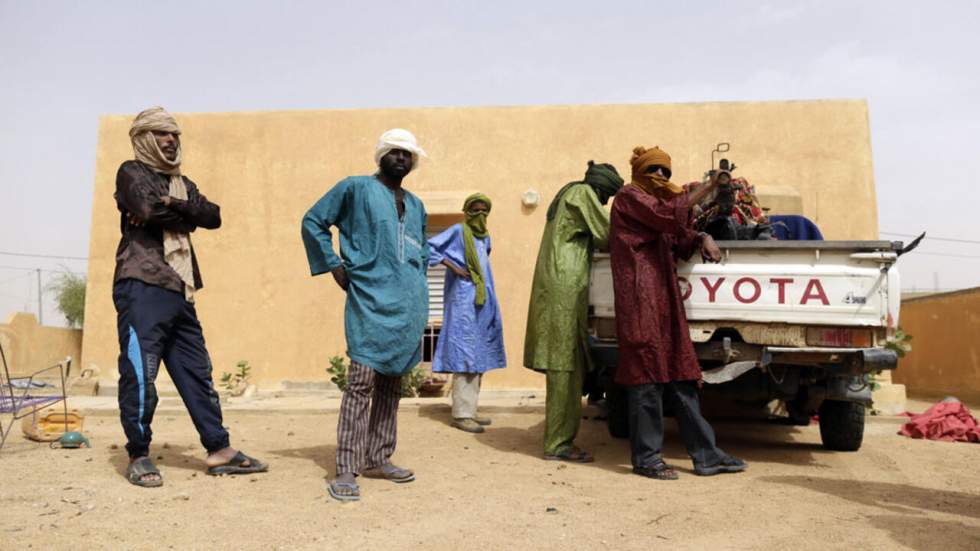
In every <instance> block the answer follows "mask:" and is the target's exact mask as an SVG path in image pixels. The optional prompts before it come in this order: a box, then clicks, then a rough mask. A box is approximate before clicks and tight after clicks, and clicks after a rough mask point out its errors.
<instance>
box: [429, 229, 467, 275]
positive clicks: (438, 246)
mask: <svg viewBox="0 0 980 551" xmlns="http://www.w3.org/2000/svg"><path fill="white" fill-rule="evenodd" d="M458 226H459V225H458V224H454V225H452V226H449V228H447V229H446V230H445V231H443V232H442V233H440V234H439V235H436V236H433V237H431V238H430V239H429V241H428V246H429V266H435V265H436V264H439V263H440V262H442V261H443V259H445V258H446V256H447V255H448V254H449V250H450V248H452V246H453V244H454V242H455V241H456V235H457V233H460V234H461V233H462V232H461V231H459V227H458ZM449 261H450V262H452V263H453V264H455V263H456V262H455V261H454V260H453V259H452V258H450V259H449Z"/></svg>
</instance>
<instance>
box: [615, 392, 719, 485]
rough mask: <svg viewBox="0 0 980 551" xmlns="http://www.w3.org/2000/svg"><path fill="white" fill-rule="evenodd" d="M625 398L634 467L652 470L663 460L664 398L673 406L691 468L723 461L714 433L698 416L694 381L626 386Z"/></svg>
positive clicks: (698, 404) (699, 414)
mask: <svg viewBox="0 0 980 551" xmlns="http://www.w3.org/2000/svg"><path fill="white" fill-rule="evenodd" d="M626 397H627V407H628V412H629V421H630V451H631V454H632V458H631V459H632V462H633V466H634V467H653V466H655V465H657V464H658V463H660V462H661V461H663V456H662V455H661V453H662V451H663V445H664V406H663V404H664V399H667V400H670V403H671V405H673V406H674V416H675V418H676V419H677V426H678V427H679V428H680V432H681V438H683V439H684V445H685V446H686V447H687V453H688V455H690V456H691V460H692V461H694V464H695V465H697V466H712V465H717V464H718V463H721V462H722V460H724V459H725V457H726V455H725V452H723V451H722V450H721V449H719V448H718V445H717V444H716V443H715V431H714V430H712V428H711V425H709V424H708V421H706V420H705V418H704V417H702V416H701V400H700V398H699V397H698V386H697V383H695V382H694V381H675V382H670V383H664V384H657V383H651V384H646V385H631V386H627V387H626Z"/></svg>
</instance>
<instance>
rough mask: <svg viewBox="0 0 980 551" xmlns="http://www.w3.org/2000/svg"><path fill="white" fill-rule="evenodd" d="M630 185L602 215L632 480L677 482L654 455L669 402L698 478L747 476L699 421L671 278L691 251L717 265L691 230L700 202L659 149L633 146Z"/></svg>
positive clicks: (694, 366)
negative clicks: (673, 177) (675, 177)
mask: <svg viewBox="0 0 980 551" xmlns="http://www.w3.org/2000/svg"><path fill="white" fill-rule="evenodd" d="M630 164H631V165H632V166H633V178H632V182H630V184H629V185H627V186H625V187H624V188H623V189H622V191H620V192H619V193H618V194H617V195H616V201H615V202H614V203H613V207H612V214H611V215H610V219H611V222H610V236H609V254H610V261H611V265H612V275H613V291H614V293H615V301H616V302H615V307H616V333H617V336H618V340H619V363H618V365H617V367H616V374H615V381H616V383H618V384H620V385H624V386H625V387H626V395H627V408H628V416H629V427H630V450H631V455H632V457H631V460H632V464H633V472H634V473H636V474H639V475H642V476H646V477H650V478H655V479H659V480H675V479H676V478H677V472H676V471H675V470H674V469H672V468H671V467H670V466H669V465H667V464H666V463H665V462H664V460H663V456H662V455H661V450H662V448H663V439H664V419H663V397H664V393H670V394H672V395H673V396H674V397H675V398H676V402H677V407H676V410H677V413H676V417H677V424H678V425H679V426H680V430H681V436H683V438H684V443H685V444H686V446H687V452H688V454H689V455H690V456H691V459H692V460H693V461H694V472H695V473H696V474H699V475H702V476H708V475H714V474H719V473H731V472H738V471H742V470H745V463H744V462H742V461H741V460H739V459H736V458H734V457H732V456H730V455H728V454H726V453H725V452H723V451H722V450H721V449H720V448H719V447H718V446H717V444H716V443H715V433H714V431H713V430H712V428H711V425H709V424H708V422H707V421H705V419H704V417H702V416H701V406H700V403H699V398H698V384H699V381H700V380H701V367H700V365H698V358H697V355H696V354H695V352H694V345H693V344H692V342H691V337H690V333H689V332H688V326H687V319H686V317H685V314H684V305H683V301H682V299H681V291H680V287H679V285H678V280H677V259H678V258H682V259H688V258H690V257H691V256H692V255H693V254H694V253H695V252H697V251H699V250H700V251H701V254H702V256H704V257H705V258H707V259H709V260H711V261H714V262H717V261H718V260H720V259H721V251H720V250H719V248H718V245H716V244H715V241H714V239H712V238H711V236H710V235H708V234H706V233H698V232H697V231H695V230H694V229H692V228H691V225H690V221H691V206H692V205H693V204H694V203H695V202H696V201H697V199H698V197H697V196H695V195H694V194H691V195H689V194H687V193H684V190H683V188H681V186H678V185H677V184H674V183H673V182H671V181H670V156H669V155H667V153H665V152H664V151H662V150H661V149H660V148H659V147H654V148H653V149H646V148H644V147H637V148H635V149H634V150H633V157H632V159H630Z"/></svg>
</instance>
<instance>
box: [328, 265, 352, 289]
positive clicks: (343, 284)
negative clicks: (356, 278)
mask: <svg viewBox="0 0 980 551" xmlns="http://www.w3.org/2000/svg"><path fill="white" fill-rule="evenodd" d="M330 273H331V275H333V280H334V281H336V282H337V285H339V286H340V288H341V289H343V290H344V292H345V293H346V292H347V287H348V286H350V278H348V277H347V270H345V269H344V267H343V266H337V267H336V268H334V269H333V270H330Z"/></svg>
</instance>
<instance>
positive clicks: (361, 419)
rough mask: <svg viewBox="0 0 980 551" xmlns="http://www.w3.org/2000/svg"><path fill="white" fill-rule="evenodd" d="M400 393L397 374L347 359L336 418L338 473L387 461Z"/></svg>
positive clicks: (351, 471) (356, 472)
mask: <svg viewBox="0 0 980 551" xmlns="http://www.w3.org/2000/svg"><path fill="white" fill-rule="evenodd" d="M401 395H402V378H401V377H388V376H386V375H381V374H380V373H377V372H375V371H374V370H373V369H371V368H370V367H368V366H366V365H362V364H359V363H357V362H354V361H351V365H350V370H349V371H348V373H347V388H345V389H344V397H343V399H342V400H341V402H340V418H339V419H338V421H337V475H338V476H339V475H341V474H344V473H354V474H359V473H360V472H361V470H363V469H370V468H373V467H379V466H381V465H384V464H385V463H387V462H388V460H389V458H391V455H392V454H393V453H395V440H396V438H397V429H398V426H397V422H398V401H399V400H400V399H401ZM368 405H370V415H369V414H368Z"/></svg>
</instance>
